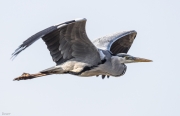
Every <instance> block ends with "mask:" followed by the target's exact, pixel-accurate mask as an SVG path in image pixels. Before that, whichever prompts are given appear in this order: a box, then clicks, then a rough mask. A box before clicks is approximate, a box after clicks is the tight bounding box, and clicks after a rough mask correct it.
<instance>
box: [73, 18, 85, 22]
mask: <svg viewBox="0 0 180 116" xmlns="http://www.w3.org/2000/svg"><path fill="white" fill-rule="evenodd" d="M75 21H76V22H81V21H87V19H86V18H76V19H75Z"/></svg>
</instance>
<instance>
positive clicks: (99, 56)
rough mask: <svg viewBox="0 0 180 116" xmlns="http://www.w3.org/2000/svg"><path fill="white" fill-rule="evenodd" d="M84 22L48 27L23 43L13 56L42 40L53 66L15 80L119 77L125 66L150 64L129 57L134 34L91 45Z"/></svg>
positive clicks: (113, 36) (98, 40) (101, 39)
mask: <svg viewBox="0 0 180 116" xmlns="http://www.w3.org/2000/svg"><path fill="white" fill-rule="evenodd" d="M85 24H86V19H85V18H80V19H75V20H71V21H67V22H64V23H61V24H58V25H54V26H51V27H48V28H46V29H44V30H42V31H40V32H38V33H36V34H34V35H32V36H31V37H29V38H28V39H27V40H25V41H24V42H23V43H22V44H21V45H20V46H19V47H18V48H17V49H16V50H15V52H14V53H13V54H12V57H15V56H17V55H18V54H19V53H20V52H21V51H23V50H24V49H26V48H27V47H29V46H30V45H31V44H33V43H34V42H35V41H36V40H38V39H40V38H42V39H43V41H44V42H45V44H46V45H47V48H48V50H49V51H50V55H51V56H52V59H53V61H54V62H55V63H56V66H53V67H51V68H48V69H45V70H42V71H40V72H38V73H36V74H29V73H23V74H22V75H21V76H19V77H17V78H15V79H14V80H26V79H33V78H37V77H42V76H47V75H52V74H72V75H77V76H80V77H89V76H99V75H102V79H104V78H105V77H106V76H107V78H109V76H114V77H119V76H122V75H124V74H125V72H126V65H125V64H126V63H135V62H151V60H148V59H144V58H139V57H134V56H131V55H128V54H127V52H128V50H129V49H130V47H131V45H132V43H133V41H134V39H135V37H136V34H137V32H136V31H134V30H132V31H124V32H118V33H114V34H111V35H107V36H104V37H102V38H98V39H96V40H95V41H94V42H91V41H90V40H89V38H88V37H87V35H86V31H85Z"/></svg>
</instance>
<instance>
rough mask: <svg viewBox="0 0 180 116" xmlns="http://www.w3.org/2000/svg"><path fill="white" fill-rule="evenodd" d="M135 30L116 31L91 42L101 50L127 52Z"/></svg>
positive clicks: (134, 35) (115, 52)
mask: <svg viewBox="0 0 180 116" xmlns="http://www.w3.org/2000/svg"><path fill="white" fill-rule="evenodd" d="M136 34H137V32H136V31H134V30H133V31H126V32H118V33H114V34H111V35H107V36H104V37H101V38H98V39H96V40H95V41H94V42H93V44H94V45H95V46H96V47H97V48H99V49H103V50H109V51H111V52H112V53H113V54H118V53H127V52H128V50H129V49H130V47H131V45H132V43H133V41H134V39H135V37H136Z"/></svg>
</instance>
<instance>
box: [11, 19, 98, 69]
mask: <svg viewBox="0 0 180 116" xmlns="http://www.w3.org/2000/svg"><path fill="white" fill-rule="evenodd" d="M85 24H86V19H78V20H71V21H67V22H64V23H61V24H58V25H55V26H51V27H49V28H47V29H44V30H42V31H40V32H38V33H36V34H35V35H33V36H31V37H30V38H28V39H27V40H26V41H24V42H23V44H21V45H20V46H19V48H18V49H16V50H15V52H14V53H13V54H12V56H17V55H18V54H19V53H20V52H21V51H23V50H24V49H26V48H27V47H28V46H30V45H31V44H32V43H34V42H35V41H36V40H38V39H39V38H42V39H43V41H44V42H45V44H46V45H47V48H48V50H49V51H50V54H51V56H52V59H53V61H54V62H56V64H57V65H59V64H61V63H63V62H65V61H67V60H69V59H72V58H74V59H75V60H78V61H81V62H85V63H89V64H91V65H97V64H98V63H100V62H101V59H100V56H99V53H98V50H97V48H96V47H95V46H94V45H93V44H92V42H91V41H90V40H89V38H88V37H87V35H86V31H85Z"/></svg>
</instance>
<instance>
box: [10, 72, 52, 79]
mask: <svg viewBox="0 0 180 116" xmlns="http://www.w3.org/2000/svg"><path fill="white" fill-rule="evenodd" d="M46 75H49V74H46V73H36V74H29V73H23V74H22V75H21V76H19V77H17V78H15V79H14V80H13V81H19V80H27V79H33V78H37V77H42V76H46Z"/></svg>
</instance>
